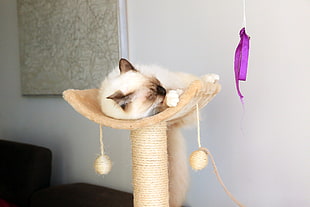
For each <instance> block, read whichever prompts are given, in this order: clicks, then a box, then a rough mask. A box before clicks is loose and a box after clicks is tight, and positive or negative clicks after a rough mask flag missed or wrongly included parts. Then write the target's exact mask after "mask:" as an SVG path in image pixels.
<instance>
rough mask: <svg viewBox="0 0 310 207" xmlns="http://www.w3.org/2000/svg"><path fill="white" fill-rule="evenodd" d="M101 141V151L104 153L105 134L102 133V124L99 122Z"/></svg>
mask: <svg viewBox="0 0 310 207" xmlns="http://www.w3.org/2000/svg"><path fill="white" fill-rule="evenodd" d="M99 142H100V152H101V155H104V145H103V135H102V125H101V124H99Z"/></svg>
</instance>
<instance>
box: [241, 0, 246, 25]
mask: <svg viewBox="0 0 310 207" xmlns="http://www.w3.org/2000/svg"><path fill="white" fill-rule="evenodd" d="M245 7H246V5H245V0H243V23H242V27H246V11H245Z"/></svg>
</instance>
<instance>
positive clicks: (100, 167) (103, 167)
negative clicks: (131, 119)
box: [94, 125, 112, 175]
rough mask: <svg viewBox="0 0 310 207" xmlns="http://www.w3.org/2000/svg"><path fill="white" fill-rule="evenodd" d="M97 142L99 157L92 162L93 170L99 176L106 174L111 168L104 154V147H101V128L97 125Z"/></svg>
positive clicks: (107, 157)
mask: <svg viewBox="0 0 310 207" xmlns="http://www.w3.org/2000/svg"><path fill="white" fill-rule="evenodd" d="M99 142H100V155H99V156H98V157H97V158H96V160H95V162H94V168H95V171H96V172H97V173H99V174H100V175H103V174H108V173H109V172H110V171H111V168H112V162H111V160H110V158H109V156H107V155H105V154H104V145H103V135H102V126H101V125H99Z"/></svg>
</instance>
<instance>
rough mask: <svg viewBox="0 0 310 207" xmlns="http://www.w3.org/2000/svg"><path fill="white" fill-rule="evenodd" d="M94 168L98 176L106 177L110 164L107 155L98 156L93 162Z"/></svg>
mask: <svg viewBox="0 0 310 207" xmlns="http://www.w3.org/2000/svg"><path fill="white" fill-rule="evenodd" d="M94 168H95V171H96V172H97V173H99V174H100V175H106V174H108V173H109V172H110V171H111V168H112V162H111V160H110V157H109V156H107V155H99V156H98V157H97V159H96V160H95V162H94Z"/></svg>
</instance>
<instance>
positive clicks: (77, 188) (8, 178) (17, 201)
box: [0, 140, 133, 207]
mask: <svg viewBox="0 0 310 207" xmlns="http://www.w3.org/2000/svg"><path fill="white" fill-rule="evenodd" d="M51 163H52V152H51V151H50V150H49V149H47V148H44V147H40V146H34V145H29V144H24V143H17V142H12V141H7V140H0V201H2V202H0V207H2V206H1V203H3V201H5V202H7V203H11V204H14V205H16V206H18V207H56V206H57V207H71V206H72V207H73V206H74V207H99V206H100V207H104V206H106V207H132V206H133V196H132V194H131V193H127V192H122V191H118V190H114V189H109V188H106V187H103V186H97V185H92V184H87V183H73V184H64V185H59V186H50V177H51V167H52V166H51ZM2 205H3V204H2ZM8 205H9V204H7V205H6V206H8ZM3 206H4V205H3Z"/></svg>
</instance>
